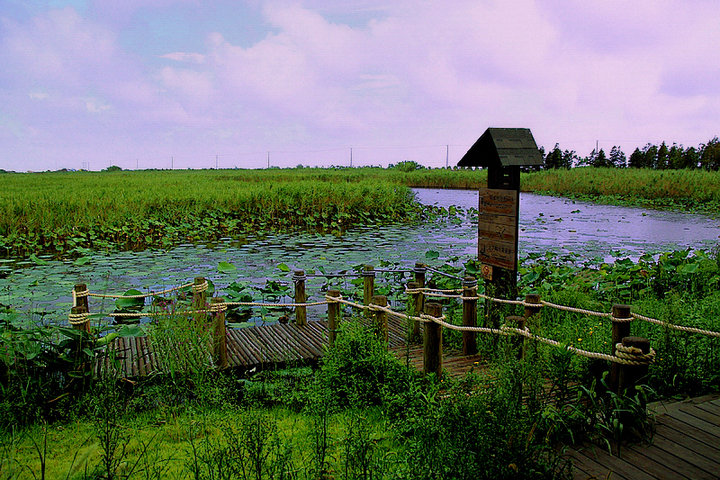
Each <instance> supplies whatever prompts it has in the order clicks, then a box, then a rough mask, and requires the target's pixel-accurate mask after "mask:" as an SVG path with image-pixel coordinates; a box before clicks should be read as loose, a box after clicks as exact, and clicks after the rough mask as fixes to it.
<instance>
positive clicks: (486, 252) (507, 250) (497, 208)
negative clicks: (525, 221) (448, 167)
mask: <svg viewBox="0 0 720 480" xmlns="http://www.w3.org/2000/svg"><path fill="white" fill-rule="evenodd" d="M479 197H480V201H479V206H478V260H479V261H480V262H481V263H483V264H486V265H492V266H495V267H500V268H504V269H507V270H512V271H515V270H517V240H518V192H517V191H516V190H503V189H496V188H481V189H480V192H479Z"/></svg>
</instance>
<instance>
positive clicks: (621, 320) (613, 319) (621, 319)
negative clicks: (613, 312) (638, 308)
mask: <svg viewBox="0 0 720 480" xmlns="http://www.w3.org/2000/svg"><path fill="white" fill-rule="evenodd" d="M633 320H634V317H628V318H617V317H612V321H613V323H629V322H632V321H633Z"/></svg>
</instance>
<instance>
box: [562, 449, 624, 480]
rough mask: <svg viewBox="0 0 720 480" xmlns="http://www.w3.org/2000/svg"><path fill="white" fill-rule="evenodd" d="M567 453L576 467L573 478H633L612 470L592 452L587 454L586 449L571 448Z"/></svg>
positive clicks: (579, 479) (620, 479)
mask: <svg viewBox="0 0 720 480" xmlns="http://www.w3.org/2000/svg"><path fill="white" fill-rule="evenodd" d="M566 455H567V456H568V457H570V459H571V461H572V464H573V467H574V468H573V469H574V472H573V479H575V480H581V479H582V480H605V479H608V478H612V479H613V480H632V479H631V478H627V477H624V476H622V475H618V474H616V473H614V472H612V471H611V470H610V468H609V467H607V466H605V465H603V464H601V463H600V462H599V461H597V460H596V459H595V458H593V456H592V454H590V455H587V452H585V451H577V450H570V451H568V452H567V454H566ZM578 470H580V472H578ZM578 473H579V474H578Z"/></svg>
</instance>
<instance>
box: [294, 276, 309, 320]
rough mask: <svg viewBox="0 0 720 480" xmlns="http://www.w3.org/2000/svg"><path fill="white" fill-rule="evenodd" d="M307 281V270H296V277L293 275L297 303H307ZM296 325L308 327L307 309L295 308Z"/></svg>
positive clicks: (302, 307) (303, 307)
mask: <svg viewBox="0 0 720 480" xmlns="http://www.w3.org/2000/svg"><path fill="white" fill-rule="evenodd" d="M306 279H307V277H305V270H295V275H293V282H294V284H295V303H305V302H306V301H307V297H306V296H305V280H306ZM295 323H297V324H298V325H299V326H303V325H307V307H305V306H298V307H295Z"/></svg>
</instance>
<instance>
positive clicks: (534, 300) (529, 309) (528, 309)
mask: <svg viewBox="0 0 720 480" xmlns="http://www.w3.org/2000/svg"><path fill="white" fill-rule="evenodd" d="M532 305H537V307H534V306H532ZM541 309H542V303H540V295H538V294H537V293H530V294H528V295H525V320H528V319H530V318H531V317H534V316H535V315H537V314H538V313H540V310H541Z"/></svg>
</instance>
